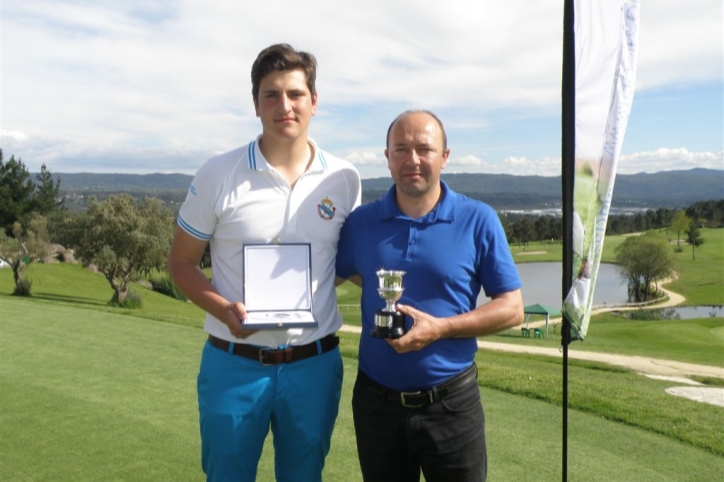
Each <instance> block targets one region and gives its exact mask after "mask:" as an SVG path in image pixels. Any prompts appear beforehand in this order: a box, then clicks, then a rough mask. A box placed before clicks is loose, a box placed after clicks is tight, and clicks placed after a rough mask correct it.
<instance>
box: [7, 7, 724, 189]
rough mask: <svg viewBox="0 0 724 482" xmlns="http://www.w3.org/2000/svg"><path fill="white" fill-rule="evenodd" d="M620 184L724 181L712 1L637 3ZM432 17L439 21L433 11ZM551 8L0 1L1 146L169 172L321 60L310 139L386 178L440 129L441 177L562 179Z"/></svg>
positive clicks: (721, 55)
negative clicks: (406, 119) (271, 83)
mask: <svg viewBox="0 0 724 482" xmlns="http://www.w3.org/2000/svg"><path fill="white" fill-rule="evenodd" d="M641 3H642V5H641V20H640V34H639V44H640V47H639V53H638V73H637V81H636V93H635V97H634V102H633V109H632V112H631V117H630V119H629V125H628V130H627V132H626V136H625V140H624V144H623V149H622V153H621V154H622V155H621V158H620V161H619V164H618V168H619V172H620V173H626V174H631V173H637V172H655V171H662V170H674V169H689V168H693V167H708V168H714V169H724V94H723V93H724V7H723V5H722V2H721V0H687V1H686V2H682V1H680V0H652V1H646V0H642V2H641ZM443 5H444V8H443V7H442V6H443ZM562 5H563V1H562V0H560V1H558V0H541V1H537V2H529V1H524V0H509V1H508V2H482V1H472V0H446V1H445V2H439V1H436V0H394V1H391V0H366V1H365V2H339V1H334V0H307V1H305V2H296V1H291V0H268V1H266V2H240V1H221V0H215V1H213V2H208V1H202V0H124V1H123V2H120V1H119V2H110V1H100V2H99V1H97V0H47V1H46V0H2V2H1V3H0V8H1V9H2V12H1V13H2V72H1V74H2V75H1V83H2V84H1V89H2V90H1V94H2V95H1V100H0V102H1V105H0V111H1V114H0V136H1V137H0V147H2V149H3V152H4V155H5V157H6V158H9V157H10V155H15V156H16V157H20V158H21V159H22V160H23V161H24V162H25V164H26V165H27V166H28V168H29V169H30V170H31V171H37V170H39V169H40V165H41V164H43V163H45V164H46V165H47V166H48V168H49V169H50V170H51V171H53V172H57V173H60V172H126V173H150V172H182V173H186V174H193V173H194V172H195V171H196V169H198V167H199V166H200V165H201V164H202V163H203V162H204V160H206V159H207V158H208V157H210V156H212V155H214V154H218V153H221V152H225V151H227V150H230V149H233V148H235V147H238V146H241V145H243V144H245V143H247V142H248V141H249V140H251V139H253V138H254V137H255V136H256V135H257V134H258V133H259V132H260V124H259V121H258V119H257V118H256V117H255V116H254V110H253V104H252V99H251V81H250V79H249V71H250V69H251V64H252V62H253V60H254V58H255V57H256V54H257V53H258V52H259V51H260V50H261V49H263V48H264V47H266V46H268V45H270V44H272V43H277V42H287V43H291V44H292V45H294V46H295V47H297V48H299V49H302V50H307V51H309V52H312V53H313V54H315V56H316V57H317V60H318V62H319V71H318V80H317V88H318V90H319V110H318V114H317V116H316V117H315V118H314V120H313V122H312V126H311V128H310V135H311V136H312V137H313V138H314V139H315V140H316V141H317V142H318V143H319V144H320V146H321V147H322V148H324V149H325V150H327V151H329V152H331V153H333V154H335V155H338V156H339V157H342V158H346V159H349V160H351V161H352V162H354V163H355V164H356V165H357V166H358V168H359V170H360V173H361V174H362V176H363V177H383V176H387V175H388V171H387V169H386V167H385V166H386V164H385V160H384V156H383V151H384V143H385V139H384V136H385V132H386V130H387V126H388V124H389V123H390V121H391V120H392V119H393V118H394V117H395V116H396V115H397V114H399V113H400V112H402V111H403V110H405V109H409V108H428V109H432V110H433V111H435V112H436V113H438V115H439V116H440V117H441V118H442V120H443V122H444V123H445V125H446V127H447V130H448V136H449V144H450V148H451V160H450V164H449V167H448V170H447V172H488V173H507V174H516V175H545V176H554V175H559V174H560V150H561V149H560V136H561V133H560V79H561V37H562V15H563V13H562Z"/></svg>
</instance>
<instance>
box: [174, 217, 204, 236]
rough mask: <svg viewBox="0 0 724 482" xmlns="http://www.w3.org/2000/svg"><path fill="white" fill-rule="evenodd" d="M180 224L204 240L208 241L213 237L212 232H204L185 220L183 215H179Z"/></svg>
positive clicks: (182, 227) (185, 229)
mask: <svg viewBox="0 0 724 482" xmlns="http://www.w3.org/2000/svg"><path fill="white" fill-rule="evenodd" d="M178 225H179V226H181V229H183V230H184V231H186V232H187V233H189V234H190V235H191V236H193V237H194V238H199V239H202V240H204V241H208V240H209V239H211V235H210V234H206V233H202V232H201V231H199V230H198V229H194V228H192V227H191V226H190V225H189V224H188V223H187V222H186V221H184V220H183V218H182V217H181V216H179V217H178Z"/></svg>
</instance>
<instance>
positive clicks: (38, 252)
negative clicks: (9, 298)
mask: <svg viewBox="0 0 724 482" xmlns="http://www.w3.org/2000/svg"><path fill="white" fill-rule="evenodd" d="M47 246H48V231H47V229H46V224H45V218H44V217H43V216H40V215H37V214H35V215H32V216H31V217H30V219H29V221H28V223H27V225H26V226H23V225H22V224H20V223H19V222H15V223H14V224H13V229H12V236H8V235H7V234H5V230H4V229H0V259H2V260H3V261H5V262H6V263H7V264H9V265H10V267H11V268H12V270H13V278H14V280H15V289H14V290H13V293H14V294H26V295H29V294H30V285H29V282H28V281H27V280H25V279H24V278H23V273H24V272H25V269H26V268H27V267H28V266H29V265H30V264H31V263H33V262H34V261H39V260H41V259H42V258H44V257H45V256H47V254H48V248H47Z"/></svg>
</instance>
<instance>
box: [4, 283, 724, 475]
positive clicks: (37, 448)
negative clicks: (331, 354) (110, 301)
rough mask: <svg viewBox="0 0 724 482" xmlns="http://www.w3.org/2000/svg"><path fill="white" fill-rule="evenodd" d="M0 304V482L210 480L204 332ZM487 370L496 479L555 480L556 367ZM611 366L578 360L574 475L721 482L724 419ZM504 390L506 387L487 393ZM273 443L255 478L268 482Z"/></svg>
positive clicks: (333, 462) (353, 468)
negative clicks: (205, 446)
mask: <svg viewBox="0 0 724 482" xmlns="http://www.w3.org/2000/svg"><path fill="white" fill-rule="evenodd" d="M0 308H1V310H2V323H0V353H1V355H2V357H1V361H2V363H0V388H1V390H0V396H1V397H2V399H1V400H2V403H1V404H0V479H1V480H13V481H55V480H73V481H98V480H127V481H134V482H135V481H181V482H183V481H200V480H203V475H202V474H201V471H200V468H199V441H198V426H197V423H198V422H197V408H196V393H195V377H196V372H197V366H198V359H199V354H200V350H201V345H202V343H203V340H204V337H205V335H204V333H203V331H202V330H201V329H198V328H197V327H192V326H184V325H179V324H173V323H163V322H155V323H153V322H149V320H148V319H147V318H138V317H135V316H128V315H122V314H117V313H111V312H102V311H93V310H88V309H85V308H80V309H79V308H74V307H72V306H63V305H58V304H56V305H53V306H52V307H51V306H49V305H48V304H47V303H38V302H33V301H31V300H27V299H17V298H12V297H2V298H0ZM342 338H343V339H342V345H341V346H342V352H343V354H344V355H345V358H344V365H345V382H344V387H343V397H342V403H341V406H340V416H339V419H338V423H337V426H336V428H335V433H334V438H333V442H332V451H331V453H330V455H329V457H328V458H327V467H326V468H325V480H330V481H350V482H355V481H359V480H361V478H360V476H359V469H358V466H357V460H356V448H355V441H354V435H353V433H354V432H353V428H352V421H351V408H350V400H351V388H352V383H353V380H354V376H355V371H356V366H357V363H356V344H357V338H356V336H355V335H352V334H347V333H343V334H342ZM478 362H479V363H480V366H481V377H480V381H481V383H482V384H483V385H485V386H484V387H483V388H482V396H483V400H484V405H485V410H486V424H487V435H488V445H489V458H490V477H489V480H491V481H492V480H515V481H522V482H525V481H541V480H558V479H560V460H561V453H560V450H561V428H560V427H561V413H560V412H561V409H560V407H559V406H558V405H557V404H558V401H557V400H556V396H559V395H556V394H557V393H558V392H559V391H560V366H559V364H556V363H553V362H551V360H549V359H546V358H537V357H528V356H513V355H509V354H499V353H480V354H479V355H478ZM602 368H604V367H601V366H597V365H595V364H589V365H586V364H580V365H579V364H573V365H572V369H573V370H572V373H571V394H572V404H574V405H576V406H580V407H581V409H572V410H571V411H570V412H569V423H570V426H569V475H570V477H571V480H586V481H592V482H597V481H601V482H604V481H605V482H608V481H611V480H632V481H633V480H635V481H637V482H646V481H652V482H662V481H671V482H674V481H708V480H717V479H720V478H721V475H722V468H723V467H724V454H723V453H722V452H721V443H722V442H721V440H720V439H721V437H720V435H719V434H720V427H721V426H722V422H724V420H722V414H723V413H724V411H722V410H721V409H716V407H711V408H710V409H707V408H706V407H707V406H706V405H703V404H699V403H696V402H693V401H688V400H685V399H677V398H675V397H669V396H665V395H663V394H662V393H660V392H662V391H663V388H664V387H665V386H667V385H666V384H665V383H663V382H660V381H654V380H648V379H646V378H643V377H640V376H637V375H633V374H630V373H627V372H625V371H622V370H608V369H602ZM497 385H501V386H504V387H503V388H504V389H497V388H495V389H493V388H489V387H494V386H497ZM514 392H521V393H525V394H526V396H523V395H520V394H517V393H514ZM586 404H590V405H591V407H587V406H586ZM713 409H716V410H713ZM605 410H610V411H611V413H613V414H614V415H615V416H612V415H611V414H610V413H608V412H606V411H605ZM708 410H711V411H710V412H709V411H708ZM627 418H633V419H638V420H644V421H645V420H649V421H650V422H652V423H654V422H655V423H658V424H660V425H661V426H663V428H660V427H645V429H644V428H640V426H641V425H642V424H640V423H639V424H638V426H632V425H633V424H631V423H629V422H628V421H627V420H626V419H627ZM622 422H623V423H622ZM687 424H688V425H687ZM677 430H683V431H684V433H685V434H689V435H688V436H689V437H690V438H691V439H693V440H686V439H685V437H682V436H680V434H679V433H678V432H677ZM664 433H666V434H664ZM682 440H686V442H683V441H682ZM270 444H271V441H268V446H267V450H265V452H264V456H263V458H262V461H261V462H260V472H259V478H258V480H259V481H260V482H263V481H271V480H273V472H272V459H271V456H272V451H271V446H270ZM702 446H705V447H706V448H701V447H702Z"/></svg>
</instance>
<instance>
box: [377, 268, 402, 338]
mask: <svg viewBox="0 0 724 482" xmlns="http://www.w3.org/2000/svg"><path fill="white" fill-rule="evenodd" d="M376 274H377V279H378V280H379V282H380V285H379V288H378V289H377V292H378V293H379V295H380V298H382V299H383V300H384V301H385V302H386V303H387V306H386V307H385V308H383V309H381V310H377V312H376V313H375V326H374V327H373V328H372V336H374V337H375V338H400V337H401V336H402V335H404V334H405V315H403V314H402V313H400V312H399V311H397V308H395V302H396V301H397V300H399V299H400V298H401V297H402V292H403V291H404V290H405V289H404V288H403V287H402V276H403V275H404V274H405V272H404V271H390V270H384V269H381V270H379V271H377V273H376Z"/></svg>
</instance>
